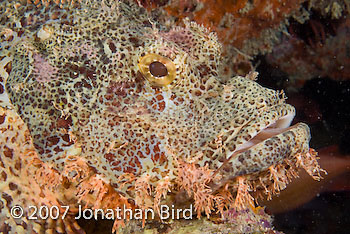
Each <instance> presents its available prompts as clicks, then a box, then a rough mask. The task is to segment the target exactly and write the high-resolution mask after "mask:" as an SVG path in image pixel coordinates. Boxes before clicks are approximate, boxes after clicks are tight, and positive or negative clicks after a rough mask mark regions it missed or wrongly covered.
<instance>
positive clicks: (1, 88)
mask: <svg viewBox="0 0 350 234" xmlns="http://www.w3.org/2000/svg"><path fill="white" fill-rule="evenodd" d="M4 91H5V89H4V86H3V85H2V84H0V94H3V93H4Z"/></svg>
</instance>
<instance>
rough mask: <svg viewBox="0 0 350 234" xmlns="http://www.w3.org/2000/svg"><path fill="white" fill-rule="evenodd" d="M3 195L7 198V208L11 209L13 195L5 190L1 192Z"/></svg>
mask: <svg viewBox="0 0 350 234" xmlns="http://www.w3.org/2000/svg"><path fill="white" fill-rule="evenodd" d="M1 197H2V198H4V199H5V200H6V206H7V208H9V209H10V207H11V203H12V201H13V199H12V197H11V196H10V195H9V194H7V193H5V192H3V193H1Z"/></svg>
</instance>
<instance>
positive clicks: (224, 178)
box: [210, 122, 311, 191]
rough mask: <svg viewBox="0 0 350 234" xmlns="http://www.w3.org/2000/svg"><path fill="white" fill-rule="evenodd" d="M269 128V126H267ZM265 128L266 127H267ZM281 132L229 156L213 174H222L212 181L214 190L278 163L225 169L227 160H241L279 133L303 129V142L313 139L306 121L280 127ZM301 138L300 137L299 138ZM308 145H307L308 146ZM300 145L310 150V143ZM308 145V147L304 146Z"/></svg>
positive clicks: (285, 146)
mask: <svg viewBox="0 0 350 234" xmlns="http://www.w3.org/2000/svg"><path fill="white" fill-rule="evenodd" d="M266 128H267V127H266ZM266 128H264V129H266ZM279 130H280V132H279V133H277V134H274V135H272V136H271V137H268V138H266V139H264V140H261V141H259V142H257V143H256V144H253V145H251V146H250V147H248V148H245V149H241V150H239V151H235V152H234V153H233V154H232V155H231V156H230V157H229V158H227V160H226V161H225V162H224V163H223V164H222V166H221V167H220V168H219V169H217V170H216V171H215V172H214V174H213V178H214V177H215V175H216V174H218V173H219V174H220V175H221V176H219V177H218V178H220V179H219V181H216V182H214V181H212V182H211V183H210V187H211V189H212V190H213V191H217V190H218V189H220V188H221V187H222V186H224V185H226V184H227V183H229V182H230V181H233V180H234V179H235V178H237V177H239V176H243V175H257V173H258V174H259V173H260V172H263V171H265V170H267V169H268V168H269V166H271V165H274V164H278V163H279V161H273V162H272V163H271V165H266V167H265V168H260V167H257V168H254V167H250V168H249V165H248V168H243V170H234V168H233V171H232V172H226V171H225V169H224V168H225V166H224V165H225V164H226V162H230V163H231V164H235V163H236V162H238V161H239V159H238V158H239V157H240V156H243V157H245V156H247V155H248V156H250V154H251V152H252V150H254V149H256V148H259V147H263V146H264V144H265V142H267V141H269V140H270V139H273V138H274V137H278V136H279V135H282V134H286V133H288V132H294V131H303V132H304V133H303V134H302V136H303V137H305V139H302V140H304V141H302V142H309V141H310V139H311V135H310V129H309V127H308V125H307V124H305V123H301V122H299V123H296V124H294V125H291V126H289V127H285V128H280V129H279ZM299 140H300V139H299ZM306 145H307V146H306ZM288 146H290V144H289V142H288V144H286V145H284V148H287V147H288ZM297 146H299V147H300V150H301V151H304V150H308V149H309V148H308V144H300V145H297ZM304 147H306V148H304ZM300 150H297V151H293V152H291V154H290V155H288V158H289V157H294V156H295V155H296V154H297V153H298V152H300ZM276 154H280V153H279V152H276ZM284 158H286V157H284V156H283V155H282V157H281V161H282V160H284Z"/></svg>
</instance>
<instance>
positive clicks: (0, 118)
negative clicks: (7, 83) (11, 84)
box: [0, 85, 6, 124]
mask: <svg viewBox="0 0 350 234" xmlns="http://www.w3.org/2000/svg"><path fill="white" fill-rule="evenodd" d="M0 86H1V85H0ZM5 117H6V115H5V114H3V115H0V124H3V123H4V122H5Z"/></svg>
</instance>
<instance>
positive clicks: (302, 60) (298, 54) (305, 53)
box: [267, 18, 350, 80]
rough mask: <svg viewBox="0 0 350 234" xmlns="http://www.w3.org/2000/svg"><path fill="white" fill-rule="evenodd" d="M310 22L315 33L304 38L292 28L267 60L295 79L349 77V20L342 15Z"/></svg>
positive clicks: (340, 78)
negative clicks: (327, 19) (337, 18)
mask: <svg viewBox="0 0 350 234" xmlns="http://www.w3.org/2000/svg"><path fill="white" fill-rule="evenodd" d="M309 24H310V31H312V32H313V34H314V37H312V38H311V37H308V38H307V39H306V40H305V39H303V38H300V37H299V36H298V34H297V33H296V32H294V31H293V28H291V29H290V30H291V33H290V34H289V35H285V36H283V39H282V41H281V43H280V44H278V45H276V46H275V47H274V49H273V51H272V53H271V54H268V55H267V61H268V62H269V63H270V64H272V65H273V66H277V67H278V68H279V69H281V70H282V71H284V72H286V73H287V74H288V75H289V77H290V78H291V79H292V80H309V79H311V78H314V77H330V78H332V79H335V80H348V79H350V76H349V74H350V71H349V64H350V58H349V55H348V53H347V48H349V46H350V45H349V40H348V38H349V27H350V20H349V19H347V18H341V19H339V20H336V21H334V20H333V21H331V20H329V21H326V23H321V22H320V21H316V20H310V21H309ZM327 25H329V26H327ZM327 28H330V29H327ZM329 30H331V32H329Z"/></svg>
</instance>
